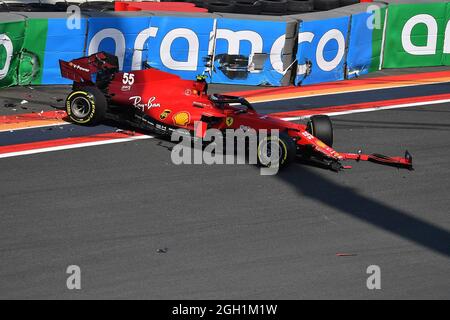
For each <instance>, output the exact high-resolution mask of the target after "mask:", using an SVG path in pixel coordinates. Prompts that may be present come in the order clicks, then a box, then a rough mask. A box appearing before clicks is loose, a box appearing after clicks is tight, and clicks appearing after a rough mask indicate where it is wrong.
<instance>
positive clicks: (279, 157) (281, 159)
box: [257, 132, 297, 168]
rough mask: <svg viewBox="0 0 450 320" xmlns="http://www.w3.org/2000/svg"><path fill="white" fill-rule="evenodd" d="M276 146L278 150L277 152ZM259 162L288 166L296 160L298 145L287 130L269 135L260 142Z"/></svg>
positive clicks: (267, 164) (266, 164)
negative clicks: (275, 150)
mask: <svg viewBox="0 0 450 320" xmlns="http://www.w3.org/2000/svg"><path fill="white" fill-rule="evenodd" d="M274 148H276V149H277V150H278V154H275V153H274V152H273V151H274ZM257 152H258V162H259V164H260V165H262V166H265V167H272V166H278V167H279V168H283V167H286V166H287V165H289V164H290V163H291V162H293V161H294V159H295V156H296V153H297V147H296V145H295V142H294V140H293V139H292V138H291V137H290V136H289V135H288V134H287V133H285V132H280V134H279V135H278V136H277V135H269V136H267V137H264V138H263V139H261V140H260V141H259V143H258V150H257Z"/></svg>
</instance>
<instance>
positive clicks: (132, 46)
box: [86, 17, 152, 71]
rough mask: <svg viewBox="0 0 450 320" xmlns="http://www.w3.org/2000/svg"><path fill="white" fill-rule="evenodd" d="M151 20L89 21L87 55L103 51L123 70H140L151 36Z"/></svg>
mask: <svg viewBox="0 0 450 320" xmlns="http://www.w3.org/2000/svg"><path fill="white" fill-rule="evenodd" d="M150 19H151V17H114V18H103V17H102V18H95V17H93V18H89V20H88V24H89V28H88V37H87V52H86V54H87V55H90V54H93V53H96V52H99V51H106V52H108V53H111V54H115V55H116V56H117V57H118V59H119V68H120V69H121V70H123V71H130V70H132V69H133V70H140V69H142V61H145V56H146V54H147V52H148V42H149V40H150V37H151V35H152V33H151V29H150Z"/></svg>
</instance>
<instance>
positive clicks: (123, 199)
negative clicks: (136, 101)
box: [0, 98, 450, 299]
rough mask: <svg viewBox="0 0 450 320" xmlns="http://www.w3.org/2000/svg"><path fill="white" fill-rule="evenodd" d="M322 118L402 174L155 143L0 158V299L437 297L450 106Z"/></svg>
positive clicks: (447, 291)
mask: <svg viewBox="0 0 450 320" xmlns="http://www.w3.org/2000/svg"><path fill="white" fill-rule="evenodd" d="M43 99H44V98H43ZM45 99H49V98H45ZM333 122H334V126H335V147H336V149H337V150H340V151H356V150H358V149H361V148H362V149H363V151H364V152H366V153H371V152H382V153H385V154H389V155H401V153H402V152H403V151H404V150H405V149H408V150H409V151H410V152H411V153H412V155H413V156H414V164H415V171H406V170H398V169H394V168H390V167H385V166H380V165H376V164H372V163H354V164H353V169H352V170H348V171H343V172H340V173H338V174H336V173H333V172H330V171H327V170H323V169H320V168H315V167H311V166H306V165H304V164H300V163H299V164H295V165H293V166H292V167H290V168H289V169H287V170H285V171H283V172H281V173H280V174H279V175H277V176H261V175H260V174H259V173H260V172H259V169H258V168H257V167H254V166H250V165H234V166H230V165H228V166H227V165H215V166H206V165H182V166H175V165H173V164H172V162H171V159H170V147H171V146H172V145H171V143H169V142H167V141H161V140H158V139H150V140H145V141H136V142H130V143H123V144H115V145H105V146H96V147H90V148H82V149H74V150H67V151H59V152H52V153H44V154H36V155H29V156H24V157H15V158H8V159H2V160H0V170H1V184H0V197H1V206H0V214H1V220H0V221H1V222H0V256H1V262H0V298H7V299H17V298H26V299H31V298H38V299H52V298H54V299H81V298H125V299H128V298H149V299H310V298H311V299H315V298H319V299H322V298H331V299H347V298H349V299H357V298H361V299H382V298H387V299H394V298H405V299H416V298H424V299H436V298H444V299H448V298H449V297H450V277H449V276H448V275H449V274H450V263H449V262H450V215H449V208H450V197H449V190H450V179H449V177H450V161H449V150H450V105H449V104H443V105H434V106H426V107H412V108H405V109H397V110H387V111H377V112H369V113H363V114H352V115H344V116H338V117H334V118H333ZM161 249H163V250H161ZM341 253H343V254H348V255H349V256H340V255H339V254H341ZM69 265H78V266H80V267H81V270H82V290H80V291H69V290H67V288H66V279H67V277H68V275H67V274H66V273H65V271H66V268H67V267H68V266H69ZM370 265H378V266H380V268H381V284H382V289H381V290H368V289H367V287H366V279H367V277H368V276H369V275H368V274H366V269H367V267H368V266H370Z"/></svg>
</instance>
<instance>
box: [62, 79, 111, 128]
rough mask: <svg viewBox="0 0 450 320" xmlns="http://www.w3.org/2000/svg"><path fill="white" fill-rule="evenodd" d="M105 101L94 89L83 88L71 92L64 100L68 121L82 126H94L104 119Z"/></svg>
mask: <svg viewBox="0 0 450 320" xmlns="http://www.w3.org/2000/svg"><path fill="white" fill-rule="evenodd" d="M106 109H107V101H106V98H105V96H104V95H103V93H102V92H101V91H100V90H99V89H98V88H96V87H84V88H80V89H78V90H75V91H73V92H72V93H71V94H69V96H68V97H67V99H66V111H67V115H68V116H69V118H70V120H72V121H73V122H75V123H77V124H82V125H96V124H98V123H100V122H102V121H103V120H104V119H105V115H106Z"/></svg>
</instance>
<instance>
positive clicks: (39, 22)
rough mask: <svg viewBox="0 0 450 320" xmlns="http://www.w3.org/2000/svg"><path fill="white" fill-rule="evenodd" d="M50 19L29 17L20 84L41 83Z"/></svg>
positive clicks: (21, 62)
mask: <svg viewBox="0 0 450 320" xmlns="http://www.w3.org/2000/svg"><path fill="white" fill-rule="evenodd" d="M47 30H48V19H27V21H26V28H25V39H24V41H23V47H22V52H21V55H20V65H19V79H18V82H19V85H27V84H40V83H41V80H42V71H43V66H44V56H45V45H46V42H47Z"/></svg>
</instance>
